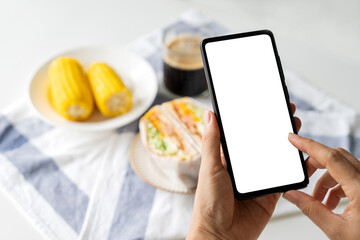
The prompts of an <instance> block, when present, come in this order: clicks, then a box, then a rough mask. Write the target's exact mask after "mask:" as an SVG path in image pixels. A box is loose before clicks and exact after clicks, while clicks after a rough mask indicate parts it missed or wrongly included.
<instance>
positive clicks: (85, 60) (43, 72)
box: [28, 47, 158, 131]
mask: <svg viewBox="0 0 360 240" xmlns="http://www.w3.org/2000/svg"><path fill="white" fill-rule="evenodd" d="M59 56H68V57H73V58H76V59H77V60H79V61H80V62H81V64H82V65H83V67H84V70H85V71H86V70H87V68H88V67H89V65H90V64H91V63H93V62H98V61H101V62H105V63H107V64H108V65H109V66H111V67H112V68H113V69H114V70H115V71H116V73H117V74H118V75H119V76H120V77H121V78H122V80H123V82H124V84H125V85H126V86H127V87H128V88H129V89H130V90H131V92H132V94H133V102H134V105H133V107H132V109H131V110H130V111H129V112H128V113H126V114H124V115H122V116H119V117H114V118H108V117H105V116H103V115H101V114H100V112H99V111H98V110H95V111H94V113H93V114H92V115H91V117H90V118H89V119H87V120H85V121H82V122H72V121H68V120H66V119H65V118H63V117H62V116H60V115H59V114H58V113H56V112H55V110H54V109H53V108H52V107H51V106H50V104H49V101H48V99H47V91H48V80H47V78H48V68H49V65H50V63H51V61H52V60H53V59H55V58H57V57H59ZM157 90H158V81H157V78H156V75H155V72H154V70H153V69H152V67H151V66H150V64H149V63H148V62H146V61H145V60H144V59H142V58H141V57H139V56H137V55H135V54H133V53H130V52H128V51H126V50H124V49H123V48H120V47H84V48H77V49H73V50H71V51H67V52H63V53H60V54H58V55H57V56H54V57H52V58H51V59H49V60H48V61H46V62H45V63H44V64H43V65H42V66H41V67H40V68H39V69H38V70H37V71H36V73H35V74H33V75H32V76H31V78H30V83H29V88H28V94H29V98H30V102H31V105H32V106H33V107H34V109H35V110H36V111H37V112H38V113H39V115H40V117H41V118H42V119H44V120H45V121H46V122H48V123H50V124H53V125H55V126H59V127H64V128H69V129H75V130H86V131H100V130H110V129H115V128H118V127H121V126H124V125H126V124H128V123H130V122H132V121H133V120H135V119H137V118H138V117H139V116H140V115H142V114H143V113H144V112H145V111H146V110H147V109H148V107H149V106H150V105H151V103H152V102H153V101H154V99H155V97H156V94H157Z"/></svg>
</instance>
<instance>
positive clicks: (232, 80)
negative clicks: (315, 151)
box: [201, 30, 308, 199]
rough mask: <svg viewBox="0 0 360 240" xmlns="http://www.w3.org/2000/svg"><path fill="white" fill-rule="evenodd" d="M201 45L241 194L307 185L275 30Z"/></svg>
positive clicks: (229, 163) (237, 192)
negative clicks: (290, 137)
mask: <svg viewBox="0 0 360 240" xmlns="http://www.w3.org/2000/svg"><path fill="white" fill-rule="evenodd" d="M201 51H202V55H203V61H204V69H205V74H206V78H207V82H208V87H209V90H210V94H211V98H212V103H213V107H214V112H215V115H216V117H217V121H218V125H219V128H220V133H221V143H222V147H223V151H224V156H225V160H226V164H227V169H228V172H229V175H230V178H231V181H232V184H233V189H234V194H235V197H236V198H239V199H246V198H252V197H257V196H261V195H266V194H270V193H275V192H284V191H287V190H291V189H298V188H303V187H305V186H307V184H308V176H307V173H306V169H305V164H304V159H303V155H302V153H301V152H300V151H298V150H297V149H296V148H295V147H293V146H292V145H291V144H290V142H289V141H288V133H289V132H294V133H297V132H296V128H295V123H294V119H293V117H292V114H291V107H290V102H289V95H288V92H287V88H286V84H285V79H284V75H283V71H282V68H281V63H280V58H279V56H278V53H277V49H276V45H275V39H274V36H273V34H272V33H271V32H270V31H268V30H262V31H255V32H248V33H241V34H234V35H227V36H220V37H214V38H207V39H204V40H203V42H202V44H201ZM265 116H266V118H267V120H266V123H265V122H264V119H265Z"/></svg>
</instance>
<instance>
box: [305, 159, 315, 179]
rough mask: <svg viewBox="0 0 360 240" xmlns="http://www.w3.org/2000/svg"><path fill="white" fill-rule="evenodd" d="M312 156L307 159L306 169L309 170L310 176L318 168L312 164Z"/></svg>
mask: <svg viewBox="0 0 360 240" xmlns="http://www.w3.org/2000/svg"><path fill="white" fill-rule="evenodd" d="M310 158H311V157H308V158H307V159H306V160H305V165H306V170H307V174H308V176H309V177H311V176H312V175H313V174H314V172H316V170H317V168H316V167H314V166H313V165H312V164H311V161H310Z"/></svg>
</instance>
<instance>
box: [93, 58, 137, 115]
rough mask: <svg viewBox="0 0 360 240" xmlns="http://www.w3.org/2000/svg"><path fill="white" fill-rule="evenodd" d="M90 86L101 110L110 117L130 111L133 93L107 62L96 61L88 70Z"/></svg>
mask: <svg viewBox="0 0 360 240" xmlns="http://www.w3.org/2000/svg"><path fill="white" fill-rule="evenodd" d="M88 77H89V81H90V86H91V89H92V91H93V94H94V98H95V102H96V105H97V107H98V108H99V110H100V112H101V113H102V114H103V115H105V116H109V117H113V116H118V115H121V114H124V113H126V112H128V111H129V110H130V109H131V107H132V104H133V102H132V95H131V92H130V90H129V89H128V88H127V87H126V86H125V85H124V83H123V82H122V80H121V78H120V77H119V76H118V75H117V74H116V73H115V71H114V70H113V69H112V68H110V67H109V66H108V65H106V64H105V63H94V64H92V65H91V66H90V68H89V70H88Z"/></svg>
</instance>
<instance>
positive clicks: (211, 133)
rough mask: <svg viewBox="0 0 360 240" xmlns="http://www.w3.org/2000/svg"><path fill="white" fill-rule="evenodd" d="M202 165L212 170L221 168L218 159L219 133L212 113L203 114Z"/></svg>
mask: <svg viewBox="0 0 360 240" xmlns="http://www.w3.org/2000/svg"><path fill="white" fill-rule="evenodd" d="M201 148H202V164H203V165H204V166H207V167H209V168H210V169H213V168H214V167H215V168H216V167H219V166H220V167H222V164H221V158H220V132H219V127H218V125H217V122H216V117H215V115H214V113H212V112H210V111H206V112H205V129H204V134H203V137H202V146H201Z"/></svg>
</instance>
